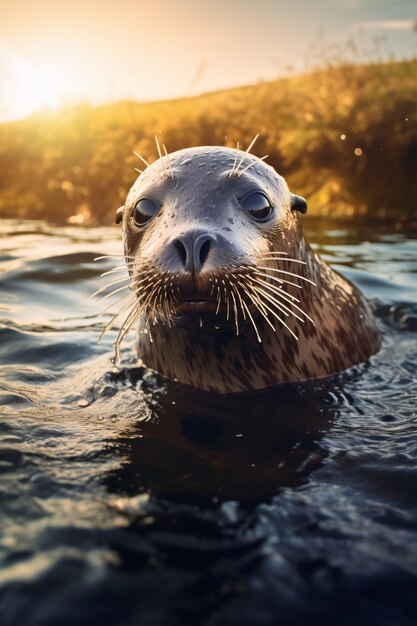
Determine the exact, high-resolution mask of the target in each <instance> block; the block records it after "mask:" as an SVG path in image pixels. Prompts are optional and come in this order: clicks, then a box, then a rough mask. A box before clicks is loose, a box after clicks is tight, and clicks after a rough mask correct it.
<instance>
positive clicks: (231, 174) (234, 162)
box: [229, 142, 239, 178]
mask: <svg viewBox="0 0 417 626" xmlns="http://www.w3.org/2000/svg"><path fill="white" fill-rule="evenodd" d="M238 150H239V142H237V143H236V152H235V158H234V161H233V165H232V169H231V170H230V174H229V178H231V177H232V176H233V174H234V171H235V165H236V161H237V155H238V154H239V152H238Z"/></svg>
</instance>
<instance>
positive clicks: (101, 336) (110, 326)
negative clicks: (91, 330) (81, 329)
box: [97, 294, 136, 343]
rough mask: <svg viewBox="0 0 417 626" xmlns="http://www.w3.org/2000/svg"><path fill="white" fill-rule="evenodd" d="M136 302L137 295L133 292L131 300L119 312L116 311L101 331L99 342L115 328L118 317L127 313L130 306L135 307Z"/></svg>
mask: <svg viewBox="0 0 417 626" xmlns="http://www.w3.org/2000/svg"><path fill="white" fill-rule="evenodd" d="M135 304H136V297H135V296H134V294H132V298H131V299H130V301H129V302H128V303H127V304H126V305H125V306H124V307H123V308H122V309H121V310H120V311H119V312H118V313H116V315H114V316H113V317H112V319H111V320H110V321H109V322H108V323H107V324H106V325H105V327H104V328H103V330H102V331H101V334H100V336H99V338H98V342H97V343H100V342H101V340H102V339H103V337H104V335H105V334H106V333H107V332H108V331H109V330H111V329H112V328H113V326H114V323H115V321H116V320H117V318H119V317H120V316H121V315H123V313H125V312H126V311H127V310H128V309H129V308H131V307H134V306H135Z"/></svg>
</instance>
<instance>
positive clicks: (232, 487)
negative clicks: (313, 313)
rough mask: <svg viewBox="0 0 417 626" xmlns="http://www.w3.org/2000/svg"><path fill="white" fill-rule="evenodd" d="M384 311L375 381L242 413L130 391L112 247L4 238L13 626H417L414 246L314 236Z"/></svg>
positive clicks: (7, 580)
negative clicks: (110, 325) (101, 304)
mask: <svg viewBox="0 0 417 626" xmlns="http://www.w3.org/2000/svg"><path fill="white" fill-rule="evenodd" d="M305 230H306V232H307V235H308V238H309V240H310V241H312V242H314V243H315V246H316V248H317V249H319V251H320V252H321V254H322V255H323V256H324V257H325V258H326V259H327V260H328V261H329V262H331V263H332V264H333V265H334V266H335V267H336V268H337V269H338V270H339V271H341V272H342V273H344V274H345V275H346V276H348V277H349V278H350V279H352V280H353V281H355V282H356V283H357V284H358V285H359V286H360V287H361V288H362V289H363V290H364V292H365V293H366V294H367V296H368V297H369V298H370V300H371V302H372V305H373V307H374V310H375V312H376V315H377V318H378V324H379V326H380V328H381V332H382V334H383V344H382V349H381V351H380V352H379V353H378V354H377V355H375V356H374V357H372V359H371V361H370V363H369V364H368V365H361V366H358V367H355V368H353V369H352V370H350V371H349V372H347V373H344V374H343V375H340V376H336V377H333V378H331V379H329V380H327V381H324V382H320V383H309V384H308V385H297V386H294V387H288V388H284V389H277V390H272V391H268V392H265V393H257V394H252V395H251V396H248V397H245V398H228V399H221V400H219V399H217V398H213V397H210V396H207V395H206V394H199V393H197V392H195V393H193V394H190V393H189V391H187V390H184V389H183V388H181V387H180V386H178V385H175V384H174V383H166V382H164V381H162V380H160V379H159V378H158V377H156V376H154V375H153V374H152V373H150V372H149V371H146V370H144V369H143V368H140V367H136V366H135V363H134V359H133V356H132V352H131V346H129V342H128V345H126V347H125V348H124V351H123V358H124V364H125V367H124V369H122V370H121V371H120V372H113V371H112V366H111V362H110V357H111V353H112V352H111V343H112V341H113V340H114V335H113V336H111V335H110V336H109V337H108V338H106V339H105V340H104V342H103V343H102V344H97V338H98V336H99V332H100V322H99V320H98V319H97V318H96V317H94V314H95V313H96V312H97V310H98V309H97V307H96V306H95V305H94V304H93V303H92V302H91V301H90V302H86V301H85V298H86V297H87V296H88V295H89V294H90V293H92V292H93V291H94V290H95V289H97V288H98V287H99V286H100V285H101V284H102V282H101V281H102V279H100V278H99V274H100V273H101V272H102V271H105V270H106V269H109V268H110V267H111V264H110V263H108V262H107V261H103V262H101V263H94V261H93V259H94V257H96V256H98V255H99V254H113V253H120V251H121V244H120V241H119V231H118V230H117V229H114V228H97V229H91V230H87V229H80V228H71V227H68V228H62V227H60V228H58V227H56V226H52V225H48V224H43V223H34V222H3V224H2V227H1V237H2V239H1V249H2V259H1V260H2V273H1V275H0V276H1V277H0V280H1V293H2V305H1V326H0V334H1V341H0V378H1V387H0V393H1V395H0V400H1V407H0V470H1V483H0V502H1V508H0V516H1V520H0V529H1V542H0V558H1V569H0V621H1V623H2V624H4V625H18V626H22V625H27V624H30V625H48V626H50V625H51V626H52V625H54V626H55V625H60V624H65V625H74V624H77V625H84V624H112V625H113V624H114V625H116V624H117V625H132V626H133V625H135V626H136V625H137V624H140V625H145V626H147V625H148V624H150V625H157V624H158V625H160V624H161V625H165V624H169V625H171V624H172V625H177V624H178V625H181V626H186V625H188V624H206V625H207V626H209V625H210V626H220V625H222V626H224V625H232V624H233V625H237V624H239V625H240V624H268V625H269V624H271V625H272V624H274V625H275V624H285V625H287V624H288V625H295V624H297V625H298V624H303V625H304V624H317V625H319V624H320V625H323V624H338V625H346V626H348V625H349V626H350V625H351V624H353V623H355V624H367V625H373V624H375V625H376V624H377V625H378V626H384V625H387V626H388V625H389V626H392V625H393V624H395V625H408V624H414V623H415V619H416V617H417V605H416V602H417V601H416V593H415V591H416V588H417V584H416V583H417V541H416V539H417V532H416V531H417V467H416V458H417V455H416V452H417V430H416V426H417V402H416V400H417V391H416V389H417V385H416V383H417V366H416V364H417V233H416V232H415V229H414V231H413V229H412V228H410V226H408V227H407V225H402V224H394V225H390V224H384V225H381V226H378V225H375V224H372V223H371V224H369V225H367V224H362V225H360V226H356V227H355V228H354V229H353V228H352V227H344V226H343V225H342V226H337V227H336V226H334V225H331V226H329V225H326V224H325V223H323V222H320V221H317V220H311V221H306V229H305Z"/></svg>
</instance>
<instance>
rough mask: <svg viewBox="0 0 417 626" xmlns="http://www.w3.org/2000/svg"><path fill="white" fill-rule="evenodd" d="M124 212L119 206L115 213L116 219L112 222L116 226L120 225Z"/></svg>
mask: <svg viewBox="0 0 417 626" xmlns="http://www.w3.org/2000/svg"><path fill="white" fill-rule="evenodd" d="M124 210H125V207H124V206H121V207H119V208H118V209H117V211H116V219H115V220H114V221H115V222H116V224H120V222H121V221H122V219H123V211H124Z"/></svg>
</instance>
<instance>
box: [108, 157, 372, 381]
mask: <svg viewBox="0 0 417 626" xmlns="http://www.w3.org/2000/svg"><path fill="white" fill-rule="evenodd" d="M305 210H306V202H305V200H304V199H303V198H301V197H300V196H295V195H294V194H291V193H290V191H289V189H288V186H287V184H286V182H285V180H284V178H282V177H281V176H280V175H278V174H277V173H276V172H275V170H274V169H273V168H272V167H270V166H269V165H267V164H265V163H264V162H263V161H262V160H261V159H258V158H257V157H254V156H253V155H250V154H248V153H247V152H242V151H239V150H233V149H229V148H221V147H199V148H189V149H185V150H180V151H178V152H174V153H172V154H170V155H166V156H164V157H162V156H161V158H160V159H159V160H158V161H155V162H154V163H152V165H150V166H148V167H147V168H146V169H145V171H144V172H143V173H142V174H141V175H140V176H139V178H138V179H137V181H136V182H135V184H134V185H133V187H132V189H131V190H130V192H129V194H128V197H127V199H126V203H125V205H124V207H121V209H119V211H118V216H117V219H116V221H123V235H124V247H125V258H126V265H127V267H128V269H129V274H130V277H131V282H130V288H131V290H132V292H133V294H132V301H131V304H130V305H129V307H130V308H129V312H128V314H127V317H126V320H125V322H124V324H123V327H122V330H121V333H120V335H119V337H120V339H122V338H123V337H124V335H125V334H126V333H127V332H128V330H129V329H130V328H131V327H132V326H133V325H134V324H136V323H138V354H139V356H140V358H141V359H142V360H143V361H144V363H145V364H146V365H147V366H148V367H151V368H153V369H155V370H157V371H159V372H160V373H161V374H164V375H165V376H167V377H168V378H171V379H174V380H178V381H180V382H182V383H185V384H189V385H192V386H195V387H198V388H200V389H204V390H209V391H214V392H217V393H233V392H242V391H248V390H251V389H261V388H264V387H267V386H270V385H276V384H280V383H285V382H290V381H302V380H308V379H312V378H318V377H322V376H327V375H330V374H333V373H335V372H339V371H342V370H344V369H347V368H348V367H350V366H351V365H353V364H355V363H360V362H363V361H366V360H367V359H368V358H369V356H370V355H371V354H373V353H374V352H376V351H377V349H378V347H379V336H378V332H377V330H376V327H375V324H374V320H373V317H372V314H371V312H370V309H369V307H368V305H367V303H366V302H365V300H364V298H363V297H362V295H361V293H360V292H359V290H358V289H357V288H356V287H355V286H354V285H352V284H351V283H350V282H348V281H347V280H346V279H344V278H342V277H341V276H339V275H338V274H337V273H336V272H334V271H333V270H332V269H330V268H329V267H328V266H327V265H326V264H325V263H324V262H323V261H322V260H321V259H320V258H319V257H318V256H317V255H315V254H314V253H313V251H312V250H311V248H310V247H309V246H308V244H307V243H306V241H305V240H304V237H303V235H302V231H301V226H300V222H299V218H298V212H305Z"/></svg>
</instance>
